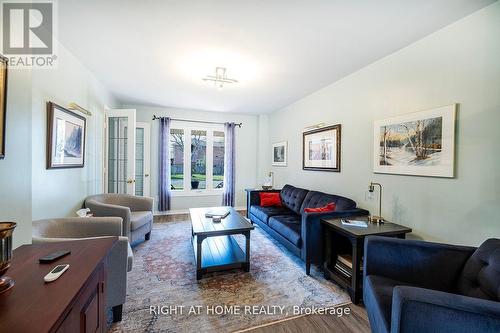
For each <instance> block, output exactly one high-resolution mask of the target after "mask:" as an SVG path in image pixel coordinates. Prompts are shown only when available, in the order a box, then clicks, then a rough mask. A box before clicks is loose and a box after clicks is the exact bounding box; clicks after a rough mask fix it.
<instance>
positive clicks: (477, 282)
mask: <svg viewBox="0 0 500 333" xmlns="http://www.w3.org/2000/svg"><path fill="white" fill-rule="evenodd" d="M458 292H459V293H461V294H462V295H464V296H470V297H477V298H483V299H487V300H492V301H497V302H498V301H500V239H495V238H491V239H488V240H486V241H485V242H484V243H483V244H481V246H479V248H478V249H477V250H476V251H475V252H474V253H473V254H472V256H471V257H470V258H469V260H467V262H466V263H465V266H464V269H463V271H462V274H461V276H460V279H459V281H458Z"/></svg>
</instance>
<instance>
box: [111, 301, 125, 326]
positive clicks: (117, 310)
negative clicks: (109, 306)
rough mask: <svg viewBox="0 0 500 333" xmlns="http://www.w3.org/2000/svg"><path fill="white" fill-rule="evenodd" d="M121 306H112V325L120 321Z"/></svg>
mask: <svg viewBox="0 0 500 333" xmlns="http://www.w3.org/2000/svg"><path fill="white" fill-rule="evenodd" d="M122 313H123V304H120V305H117V306H113V323H117V322H119V321H122Z"/></svg>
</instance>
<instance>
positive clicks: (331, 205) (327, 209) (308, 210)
mask: <svg viewBox="0 0 500 333" xmlns="http://www.w3.org/2000/svg"><path fill="white" fill-rule="evenodd" d="M335 208H336V207H335V202H330V203H329V204H327V205H326V206H324V207H318V208H306V209H304V212H306V213H326V212H334V211H335Z"/></svg>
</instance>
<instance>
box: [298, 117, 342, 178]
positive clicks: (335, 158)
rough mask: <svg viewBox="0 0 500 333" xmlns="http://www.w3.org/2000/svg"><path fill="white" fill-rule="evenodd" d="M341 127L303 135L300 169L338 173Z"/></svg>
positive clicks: (331, 127) (325, 128)
mask: <svg viewBox="0 0 500 333" xmlns="http://www.w3.org/2000/svg"><path fill="white" fill-rule="evenodd" d="M340 137H341V126H340V124H339V125H333V126H328V127H322V128H319V129H315V130H312V131H308V132H304V133H303V150H302V152H303V154H302V169H304V170H315V171H332V172H340Z"/></svg>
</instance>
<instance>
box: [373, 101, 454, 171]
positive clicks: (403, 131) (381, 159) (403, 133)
mask: <svg viewBox="0 0 500 333" xmlns="http://www.w3.org/2000/svg"><path fill="white" fill-rule="evenodd" d="M455 113H456V104H452V105H448V106H443V107H439V108H436V109H432V110H427V111H422V112H416V113H410V114H406V115H403V116H399V117H394V118H389V119H384V120H379V121H376V122H375V123H374V134H373V143H374V144H373V171H374V172H376V173H391V174H401V175H415V176H430V177H453V176H454V160H455Z"/></svg>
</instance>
